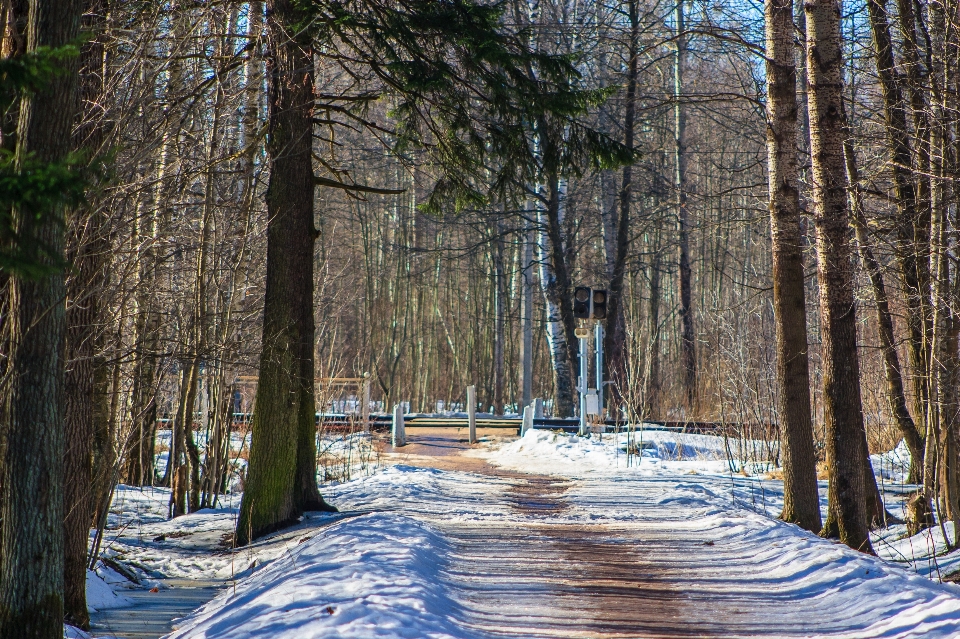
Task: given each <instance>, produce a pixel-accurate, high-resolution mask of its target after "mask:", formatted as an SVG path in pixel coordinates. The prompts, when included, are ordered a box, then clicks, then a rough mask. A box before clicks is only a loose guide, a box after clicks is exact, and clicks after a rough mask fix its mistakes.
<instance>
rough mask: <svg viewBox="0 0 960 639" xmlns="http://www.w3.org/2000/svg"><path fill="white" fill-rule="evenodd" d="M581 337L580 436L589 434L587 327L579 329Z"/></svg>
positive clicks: (588, 337) (588, 343)
mask: <svg viewBox="0 0 960 639" xmlns="http://www.w3.org/2000/svg"><path fill="white" fill-rule="evenodd" d="M579 337H580V436H581V437H583V436H584V435H586V434H587V384H588V383H589V380H588V379H587V376H588V375H589V374H590V370H589V365H590V359H589V351H588V350H587V349H588V348H589V346H590V342H589V339H590V331H589V330H588V329H586V328H581V329H579Z"/></svg>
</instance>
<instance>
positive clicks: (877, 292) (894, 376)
mask: <svg viewBox="0 0 960 639" xmlns="http://www.w3.org/2000/svg"><path fill="white" fill-rule="evenodd" d="M867 8H868V9H869V13H870V26H871V31H872V34H873V43H874V57H875V59H876V65H877V74H878V77H879V78H880V89H881V94H882V95H883V107H884V119H885V123H886V133H887V144H888V146H889V150H890V170H891V173H892V175H893V183H894V192H895V195H896V201H897V211H898V215H897V218H898V224H897V233H898V240H897V246H898V249H897V256H898V259H899V263H900V268H901V272H902V273H903V274H904V277H905V281H907V284H908V290H910V291H911V292H910V294H909V297H911V298H912V299H915V300H917V299H919V298H918V297H917V296H918V291H917V287H918V286H919V285H918V283H917V282H918V280H917V279H916V277H915V275H916V274H917V264H916V250H915V246H914V245H913V244H914V238H913V224H914V221H915V219H916V215H917V202H916V189H915V188H914V183H913V177H912V176H911V175H910V167H911V165H912V161H913V150H912V148H911V146H910V136H909V132H908V130H907V113H906V109H907V104H906V103H905V102H904V98H903V91H902V90H901V85H902V78H901V77H900V75H899V74H898V73H897V71H896V67H895V66H894V59H893V44H892V39H891V37H890V24H889V20H888V16H887V7H886V3H885V0H869V2H868V3H867ZM850 179H851V180H853V179H855V178H854V176H852V175H851V176H850ZM853 216H854V228H855V230H856V232H857V241H858V244H859V246H860V254H861V257H862V258H863V262H864V266H865V267H866V269H867V272H868V273H869V276H870V281H871V284H872V286H873V291H874V299H875V300H876V304H877V320H878V321H877V328H878V332H879V337H880V344H881V348H882V349H883V353H884V370H885V374H886V378H887V394H888V398H889V402H890V407H891V409H892V411H893V414H894V417H895V419H896V420H897V426H898V428H899V429H900V431H901V434H902V435H903V438H904V441H905V442H906V444H907V447H908V448H909V450H910V456H911V460H910V478H909V480H910V481H911V482H912V483H919V482H920V481H921V479H922V469H923V444H922V441H921V438H920V433H919V432H918V431H917V428H916V425H915V423H914V421H913V418H912V417H911V416H910V413H909V411H908V410H907V405H906V396H905V394H904V390H903V376H902V373H901V369H900V362H899V358H898V356H897V351H896V346H895V344H896V342H895V341H894V336H893V322H892V319H891V317H890V310H889V304H888V301H887V296H886V290H885V287H884V284H883V278H882V275H881V273H880V270H879V269H880V265H879V263H878V262H877V261H876V260H875V259H874V258H873V255H872V251H871V250H870V247H869V243H868V240H867V235H866V225H865V221H863V220H861V219H860V218H862V213H861V212H860V211H858V210H856V207H854V211H853ZM911 306H912V305H911ZM918 313H920V311H919V310H918V308H914V309H913V310H912V311H911V315H914V316H915V315H917V314H918ZM914 324H916V326H922V322H920V323H917V322H914ZM916 326H915V328H916ZM916 343H917V335H914V336H913V338H912V339H911V344H914V345H916ZM911 348H912V350H914V351H917V352H916V353H915V358H916V359H917V360H918V361H922V360H923V359H925V357H924V356H923V355H921V354H920V352H919V350H918V349H917V348H915V346H912V347H911ZM921 349H922V339H921ZM918 394H919V393H918Z"/></svg>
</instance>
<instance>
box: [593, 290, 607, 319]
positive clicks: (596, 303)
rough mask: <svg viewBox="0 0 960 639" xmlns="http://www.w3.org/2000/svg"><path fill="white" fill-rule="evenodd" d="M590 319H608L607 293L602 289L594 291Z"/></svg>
mask: <svg viewBox="0 0 960 639" xmlns="http://www.w3.org/2000/svg"><path fill="white" fill-rule="evenodd" d="M590 307H591V308H590V317H591V318H592V319H595V320H602V319H606V318H607V292H606V291H605V290H603V289H602V288H596V289H593V300H592V304H591V305H590Z"/></svg>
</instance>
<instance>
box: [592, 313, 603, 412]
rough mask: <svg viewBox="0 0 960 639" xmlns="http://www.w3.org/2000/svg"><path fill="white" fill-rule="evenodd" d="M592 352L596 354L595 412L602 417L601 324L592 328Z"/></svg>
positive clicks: (598, 323)
mask: <svg viewBox="0 0 960 639" xmlns="http://www.w3.org/2000/svg"><path fill="white" fill-rule="evenodd" d="M593 337H594V342H595V343H594V352H595V353H596V354H597V362H596V366H597V410H598V411H600V413H599V414H600V415H603V323H602V322H597V323H596V324H594V326H593Z"/></svg>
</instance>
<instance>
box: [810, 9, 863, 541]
mask: <svg viewBox="0 0 960 639" xmlns="http://www.w3.org/2000/svg"><path fill="white" fill-rule="evenodd" d="M804 12H805V14H806V24H807V40H806V61H807V76H808V85H809V98H808V107H807V108H808V110H809V114H810V152H811V158H812V166H811V168H812V175H813V203H814V220H815V222H816V228H817V244H816V247H817V276H818V286H819V291H820V332H821V339H822V344H823V346H822V349H823V355H822V357H823V402H824V408H823V413H824V426H825V429H826V458H827V464H828V466H829V472H830V489H829V497H828V500H829V511H828V516H827V522H826V524H825V525H824V530H823V534H825V535H829V536H833V535H834V534H836V535H837V536H838V537H839V538H840V541H842V542H843V543H845V544H847V545H848V546H850V547H851V548H855V549H857V550H861V551H863V552H868V553H872V552H873V549H872V547H871V546H870V537H869V531H868V528H867V516H866V505H865V487H864V473H865V470H864V466H863V459H864V457H865V455H866V451H864V450H862V446H863V445H864V444H865V438H864V435H863V432H864V426H863V407H862V403H861V397H860V366H859V360H858V353H857V318H856V304H855V302H854V294H853V293H854V291H853V284H854V283H853V264H852V262H851V254H850V239H849V236H850V225H849V213H848V208H847V179H846V167H845V164H844V155H843V138H844V135H843V134H844V118H843V103H842V100H843V79H842V74H841V72H842V65H843V50H842V47H841V39H840V5H839V3H838V2H836V1H835V0H812V1H811V2H807V3H806V4H805V5H804Z"/></svg>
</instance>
